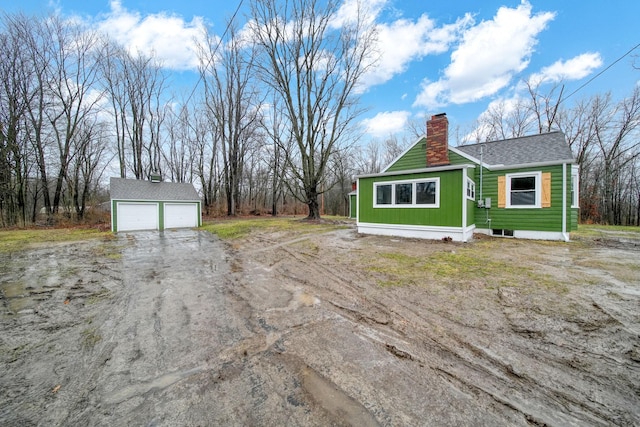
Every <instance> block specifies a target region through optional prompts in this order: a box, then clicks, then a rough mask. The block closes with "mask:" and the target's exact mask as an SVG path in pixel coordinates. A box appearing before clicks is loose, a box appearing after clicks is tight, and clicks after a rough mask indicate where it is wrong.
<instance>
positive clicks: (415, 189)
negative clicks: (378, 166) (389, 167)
mask: <svg viewBox="0 0 640 427" xmlns="http://www.w3.org/2000/svg"><path fill="white" fill-rule="evenodd" d="M373 189H374V190H373V191H374V193H375V194H374V207H376V208H386V207H408V208H412V207H413V208H437V207H438V206H439V205H440V200H439V198H440V194H439V193H440V178H429V179H415V180H407V181H395V182H377V183H374V184H373Z"/></svg>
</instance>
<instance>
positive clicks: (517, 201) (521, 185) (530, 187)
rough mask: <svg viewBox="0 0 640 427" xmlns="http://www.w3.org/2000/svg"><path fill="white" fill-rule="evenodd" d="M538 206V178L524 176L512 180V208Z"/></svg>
mask: <svg viewBox="0 0 640 427" xmlns="http://www.w3.org/2000/svg"><path fill="white" fill-rule="evenodd" d="M535 204H536V178H535V177H534V176H523V177H518V178H512V179H511V206H514V205H525V206H531V205H535Z"/></svg>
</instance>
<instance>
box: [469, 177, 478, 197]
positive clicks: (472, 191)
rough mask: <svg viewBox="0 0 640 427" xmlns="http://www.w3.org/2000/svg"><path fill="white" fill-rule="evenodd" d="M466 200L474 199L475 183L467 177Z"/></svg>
mask: <svg viewBox="0 0 640 427" xmlns="http://www.w3.org/2000/svg"><path fill="white" fill-rule="evenodd" d="M467 199H470V200H475V199H476V183H475V182H473V180H472V179H471V178H469V177H467Z"/></svg>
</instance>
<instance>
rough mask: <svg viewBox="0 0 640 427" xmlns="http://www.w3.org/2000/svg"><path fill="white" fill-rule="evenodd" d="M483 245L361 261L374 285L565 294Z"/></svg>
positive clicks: (560, 286) (552, 282)
mask: <svg viewBox="0 0 640 427" xmlns="http://www.w3.org/2000/svg"><path fill="white" fill-rule="evenodd" d="M492 244H493V243H490V244H489V245H492ZM486 246H487V245H485V244H484V243H481V244H477V245H474V246H465V247H460V246H458V247H456V248H455V249H453V250H442V251H436V252H432V253H430V254H425V255H407V254H404V253H400V252H385V253H380V254H379V256H378V257H376V258H375V259H363V260H362V262H363V263H364V264H366V265H367V268H368V270H369V271H372V272H374V273H376V275H377V276H378V277H379V279H378V284H379V285H380V286H385V287H387V286H403V285H414V284H415V285H430V284H436V285H443V286H447V287H456V288H463V289H466V288H469V287H471V286H477V285H481V286H483V287H485V288H487V289H495V288H496V287H497V286H510V287H514V286H515V287H520V286H529V285H530V286H533V287H538V288H539V287H544V288H547V289H549V290H553V291H556V292H558V293H566V292H567V291H568V288H567V286H566V284H564V283H563V282H561V281H559V280H557V279H555V278H554V277H553V276H551V275H548V274H544V273H541V272H539V271H537V270H536V269H534V268H533V267H529V266H524V265H523V263H521V262H517V261H514V260H507V259H499V258H495V257H494V256H493V255H492V252H491V251H490V250H488V248H487V247H486Z"/></svg>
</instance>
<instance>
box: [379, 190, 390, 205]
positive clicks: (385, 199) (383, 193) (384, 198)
mask: <svg viewBox="0 0 640 427" xmlns="http://www.w3.org/2000/svg"><path fill="white" fill-rule="evenodd" d="M376 204H378V205H390V204H391V185H377V186H376Z"/></svg>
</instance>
